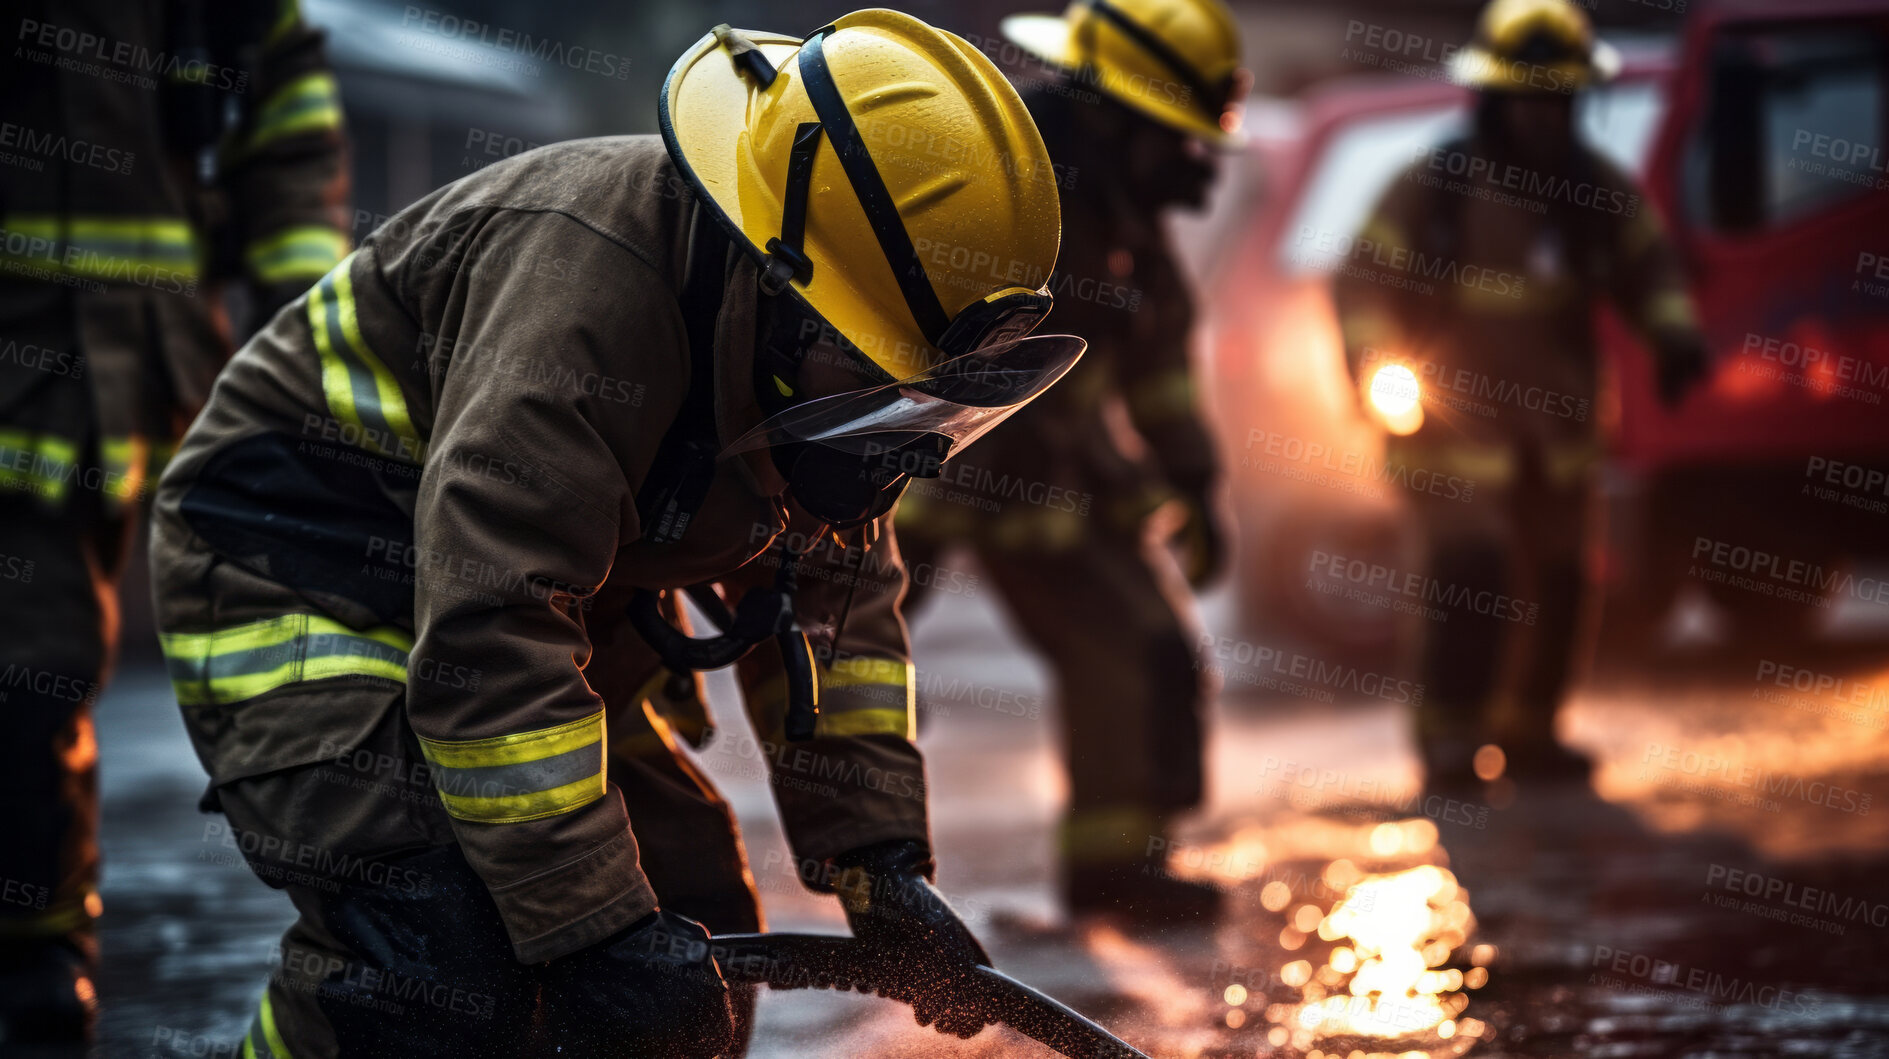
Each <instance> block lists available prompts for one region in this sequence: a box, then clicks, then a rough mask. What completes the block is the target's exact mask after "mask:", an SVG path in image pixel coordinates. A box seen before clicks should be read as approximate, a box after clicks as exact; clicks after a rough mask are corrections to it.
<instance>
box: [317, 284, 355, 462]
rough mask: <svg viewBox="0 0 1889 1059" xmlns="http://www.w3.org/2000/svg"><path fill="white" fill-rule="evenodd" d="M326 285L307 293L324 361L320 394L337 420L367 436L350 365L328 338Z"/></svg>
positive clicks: (320, 285)
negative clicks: (355, 405) (357, 412)
mask: <svg viewBox="0 0 1889 1059" xmlns="http://www.w3.org/2000/svg"><path fill="white" fill-rule="evenodd" d="M352 260H354V258H353V256H352V255H350V256H349V257H346V258H343V259H342V261H341V263H340V264H339V265H336V266H335V267H334V269H333V271H335V272H343V271H346V270H347V267H348V263H349V262H350V261H352ZM326 286H327V284H325V283H319V284H316V285H315V286H313V287H310V288H309V290H308V328H309V330H310V331H312V332H313V333H314V336H315V350H316V352H317V354H319V356H320V357H321V392H322V396H323V397H324V398H326V399H327V401H328V410H329V411H331V412H333V413H334V414H335V418H337V419H339V420H341V421H342V422H343V423H346V424H348V425H349V426H352V427H357V428H359V429H360V430H361V431H362V436H366V426H365V425H364V424H363V423H362V422H361V417H360V416H359V415H358V414H356V412H355V411H354V386H353V384H352V383H351V382H350V381H349V379H348V366H347V363H346V362H344V361H343V360H342V359H341V356H340V354H338V353H336V352H335V347H334V339H333V337H332V336H331V335H329V334H328V309H327V305H326V303H325V302H324V300H323V298H322V290H323V289H324V288H325V287H326Z"/></svg>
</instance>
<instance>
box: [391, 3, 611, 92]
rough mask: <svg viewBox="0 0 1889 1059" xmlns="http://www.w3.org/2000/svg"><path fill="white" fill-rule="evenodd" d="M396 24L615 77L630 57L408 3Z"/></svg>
mask: <svg viewBox="0 0 1889 1059" xmlns="http://www.w3.org/2000/svg"><path fill="white" fill-rule="evenodd" d="M400 28H402V29H419V30H420V31H422V32H424V33H427V34H429V35H431V36H434V37H438V38H440V39H441V40H444V41H450V42H453V43H465V44H475V45H480V46H483V47H485V48H488V49H490V50H492V51H494V52H500V53H508V54H510V55H514V56H518V57H520V58H530V59H536V60H537V61H539V62H542V63H546V64H548V65H551V66H562V67H565V68H566V69H571V70H582V71H584V72H585V73H592V74H597V75H598V76H600V77H610V78H614V79H616V80H618V81H623V80H627V79H628V78H629V76H630V60H628V59H626V58H624V57H623V56H621V55H616V54H613V53H611V52H605V51H598V50H597V49H595V48H586V47H583V46H581V45H573V44H566V43H565V42H563V41H559V40H552V39H551V38H549V37H533V36H532V35H531V34H529V33H523V32H520V31H518V30H515V29H507V28H504V27H500V26H494V25H492V24H491V23H489V22H480V21H478V20H476V19H470V18H461V17H459V16H458V15H454V14H449V13H447V12H444V11H433V10H429V9H427V8H423V7H416V6H414V5H412V4H408V5H407V6H406V10H405V11H404V12H403V13H402V15H401V18H400ZM520 69H522V70H523V72H525V73H528V74H531V75H533V76H536V75H537V72H538V71H537V70H536V69H532V68H528V67H520Z"/></svg>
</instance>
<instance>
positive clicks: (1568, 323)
mask: <svg viewBox="0 0 1889 1059" xmlns="http://www.w3.org/2000/svg"><path fill="white" fill-rule="evenodd" d="M1458 174H1463V175H1458ZM1346 248H1347V249H1348V250H1349V253H1348V254H1347V255H1346V256H1345V257H1344V259H1343V260H1342V261H1341V263H1340V266H1339V273H1338V276H1337V278H1336V281H1335V285H1334V293H1335V295H1336V297H1337V300H1338V305H1339V310H1340V318H1341V321H1342V324H1343V329H1344V336H1345V348H1346V354H1347V357H1348V359H1349V363H1350V366H1351V369H1352V371H1353V373H1354V374H1355V375H1357V376H1358V377H1359V379H1360V381H1368V380H1369V379H1370V377H1371V373H1372V371H1373V370H1374V369H1375V367H1376V366H1378V365H1381V364H1383V363H1387V362H1393V361H1394V362H1398V363H1403V364H1405V365H1407V366H1410V367H1411V368H1412V370H1413V371H1414V372H1415V373H1416V375H1417V378H1418V384H1419V386H1420V387H1421V400H1422V403H1423V408H1424V412H1425V426H1424V428H1423V429H1422V430H1421V431H1420V433H1419V434H1418V439H1419V440H1420V443H1423V444H1426V445H1428V446H1429V447H1431V448H1435V447H1437V446H1444V445H1448V446H1453V449H1452V451H1455V450H1456V449H1461V450H1463V451H1465V452H1473V451H1488V452H1493V451H1495V450H1497V449H1500V448H1501V447H1502V446H1504V445H1510V444H1517V443H1521V444H1526V445H1528V446H1531V447H1539V448H1541V449H1543V450H1544V451H1546V452H1548V453H1549V454H1550V459H1551V461H1552V460H1555V459H1556V457H1555V456H1554V455H1553V454H1554V453H1557V452H1565V453H1567V454H1568V455H1566V456H1565V457H1564V458H1561V462H1568V463H1570V464H1573V465H1576V466H1571V467H1570V468H1568V469H1567V470H1568V471H1569V472H1572V473H1579V472H1580V471H1582V470H1583V469H1584V463H1583V461H1591V459H1592V458H1593V457H1594V456H1595V455H1597V450H1596V449H1595V447H1594V445H1593V443H1592V439H1593V438H1594V436H1595V434H1596V429H1597V426H1598V423H1599V418H1600V417H1599V409H1598V408H1596V407H1595V403H1594V402H1595V399H1596V397H1597V394H1598V389H1599V381H1600V380H1599V368H1600V365H1599V355H1598V347H1597V343H1596V341H1595V335H1594V309H1595V307H1596V304H1597V302H1600V301H1607V302H1610V303H1611V304H1612V305H1613V306H1614V307H1615V308H1616V309H1617V310H1618V311H1619V313H1620V315H1621V316H1622V317H1623V318H1624V319H1625V320H1626V322H1627V323H1628V324H1629V325H1630V326H1631V327H1633V328H1634V329H1635V330H1636V331H1638V332H1639V333H1640V334H1641V335H1642V336H1643V337H1645V338H1647V339H1648V344H1649V345H1650V346H1651V347H1652V351H1653V353H1654V355H1655V356H1656V357H1657V356H1661V355H1663V354H1665V353H1666V351H1667V349H1668V341H1667V340H1669V339H1670V338H1672V337H1674V336H1679V335H1686V336H1695V337H1696V330H1697V323H1696V319H1695V316H1694V313H1693V308H1692V302H1691V299H1690V297H1689V296H1688V294H1687V292H1686V285H1685V277H1684V275H1683V273H1682V272H1681V270H1680V267H1679V258H1678V255H1677V254H1676V253H1674V251H1673V248H1672V245H1671V243H1670V242H1669V241H1668V240H1667V238H1666V236H1665V232H1664V230H1663V227H1662V225H1661V223H1660V219H1659V215H1658V213H1657V211H1656V209H1655V207H1654V206H1653V204H1652V203H1651V202H1649V201H1646V200H1645V199H1644V198H1643V197H1642V195H1641V193H1640V188H1639V185H1638V183H1637V182H1636V181H1634V180H1633V179H1632V178H1631V177H1630V176H1628V175H1626V174H1625V173H1623V172H1621V171H1620V169H1619V168H1618V167H1617V166H1615V165H1614V164H1613V163H1612V162H1610V161H1608V160H1607V159H1606V158H1604V157H1602V156H1601V155H1599V154H1598V153H1595V152H1594V151H1592V150H1590V149H1588V148H1587V147H1585V146H1580V145H1577V146H1576V147H1575V148H1574V150H1573V155H1572V157H1571V159H1570V160H1569V162H1568V163H1567V164H1566V165H1565V166H1562V167H1559V168H1558V169H1557V171H1554V172H1544V171H1542V170H1541V169H1539V168H1537V167H1531V166H1529V165H1527V164H1525V163H1522V162H1520V161H1518V160H1514V159H1511V158H1509V157H1508V156H1506V155H1505V154H1504V153H1503V152H1501V151H1500V150H1499V149H1498V148H1496V147H1494V146H1492V145H1490V144H1488V143H1486V142H1483V141H1482V139H1481V138H1479V137H1469V138H1463V139H1456V140H1452V141H1450V142H1448V143H1445V144H1443V145H1441V146H1439V147H1436V148H1435V149H1433V150H1431V151H1428V152H1426V153H1425V154H1424V155H1422V156H1421V157H1419V158H1418V160H1417V161H1416V162H1414V163H1412V164H1411V165H1410V166H1408V167H1407V168H1406V169H1405V170H1404V171H1403V172H1402V173H1401V174H1399V176H1398V178H1397V179H1396V180H1395V181H1393V182H1392V184H1391V186H1390V188H1389V190H1388V191H1386V192H1385V193H1384V196H1383V198H1382V199H1381V200H1380V201H1379V203H1378V206H1377V208H1376V210H1375V211H1374V214H1373V216H1372V218H1371V220H1370V221H1369V222H1368V223H1367V224H1366V225H1365V227H1364V230H1363V231H1362V232H1361V233H1360V234H1359V235H1358V237H1357V239H1356V240H1354V241H1352V242H1350V243H1348V244H1346ZM1456 462H1458V463H1461V464H1462V466H1461V467H1455V466H1451V467H1448V468H1444V467H1437V468H1435V469H1437V470H1439V471H1445V470H1447V471H1449V472H1450V473H1462V474H1465V475H1466V476H1468V477H1471V478H1476V479H1478V480H1479V481H1480V483H1481V484H1483V485H1486V486H1489V487H1500V486H1501V485H1502V484H1503V482H1502V481H1501V480H1500V479H1501V478H1503V477H1505V476H1506V474H1508V473H1512V471H1505V470H1504V469H1503V468H1502V467H1499V466H1497V464H1498V463H1499V461H1498V460H1496V459H1493V458H1485V459H1479V460H1478V459H1471V458H1469V457H1464V458H1462V459H1458V460H1456ZM1476 472H1479V473H1476Z"/></svg>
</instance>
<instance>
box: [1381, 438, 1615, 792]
mask: <svg viewBox="0 0 1889 1059" xmlns="http://www.w3.org/2000/svg"><path fill="white" fill-rule="evenodd" d="M1477 448H1478V452H1477V453H1475V454H1474V458H1473V459H1466V458H1464V454H1463V453H1461V452H1458V451H1455V450H1453V449H1452V448H1451V447H1450V446H1448V445H1438V444H1428V443H1426V442H1425V441H1422V440H1414V439H1413V440H1409V441H1402V442H1393V443H1392V446H1391V451H1390V454H1389V458H1390V460H1391V461H1392V462H1401V463H1405V464H1407V465H1409V466H1411V467H1424V468H1428V469H1430V470H1432V471H1434V472H1436V473H1439V474H1458V475H1460V476H1462V477H1465V478H1468V479H1470V480H1473V481H1475V482H1476V487H1475V491H1474V494H1473V498H1472V499H1470V500H1469V501H1467V502H1464V501H1461V500H1458V499H1454V498H1450V497H1446V496H1442V495H1432V494H1429V493H1413V507H1412V509H1411V510H1412V513H1413V515H1414V516H1415V517H1416V519H1417V522H1418V530H1419V535H1420V536H1421V538H1422V539H1423V541H1424V545H1423V547H1424V556H1425V563H1424V573H1425V576H1426V577H1427V578H1429V579H1430V583H1431V584H1433V585H1434V586H1435V590H1436V591H1435V595H1436V596H1437V597H1439V598H1442V599H1445V600H1450V601H1453V602H1452V603H1451V605H1447V606H1442V607H1432V608H1429V610H1432V611H1435V613H1425V614H1422V615H1419V616H1418V617H1417V618H1415V619H1414V622H1415V624H1416V625H1417V627H1418V630H1417V633H1416V636H1415V639H1416V642H1417V644H1418V651H1419V673H1420V680H1421V682H1422V684H1423V686H1424V697H1423V702H1422V705H1421V706H1419V707H1418V708H1417V711H1416V728H1417V737H1418V744H1419V746H1420V748H1421V750H1422V752H1423V755H1424V759H1425V764H1426V765H1427V766H1428V767H1429V768H1430V769H1431V770H1432V774H1433V775H1434V774H1437V773H1438V772H1439V771H1450V770H1454V771H1457V772H1466V770H1467V769H1468V768H1469V766H1470V761H1471V757H1472V755H1473V754H1474V752H1475V750H1476V748H1477V747H1478V746H1480V745H1482V744H1484V743H1490V742H1493V743H1496V744H1498V745H1500V746H1502V747H1503V749H1504V750H1505V751H1506V752H1507V753H1508V754H1509V756H1510V757H1511V758H1513V757H1515V756H1516V755H1517V754H1518V753H1519V754H1523V755H1526V754H1529V753H1533V752H1541V751H1546V750H1550V749H1551V748H1553V747H1554V746H1555V731H1554V719H1555V710H1556V708H1557V707H1558V706H1559V705H1560V703H1561V700H1562V698H1563V697H1564V696H1565V694H1566V692H1567V688H1568V685H1569V683H1570V682H1571V680H1572V678H1573V675H1574V673H1575V670H1576V668H1577V663H1578V661H1579V659H1580V657H1581V654H1582V652H1583V650H1584V648H1585V646H1586V642H1587V639H1588V632H1589V630H1588V628H1587V625H1588V624H1589V622H1588V620H1587V619H1588V617H1589V615H1588V614H1587V612H1586V601H1587V592H1586V588H1585V585H1586V578H1585V576H1584V567H1583V561H1582V556H1583V548H1584V546H1585V544H1586V542H1587V540H1588V534H1589V531H1590V529H1591V522H1592V519H1593V515H1594V505H1593V503H1592V499H1591V493H1592V483H1591V472H1592V469H1593V466H1594V461H1593V459H1592V454H1593V452H1594V446H1593V444H1592V442H1591V441H1585V442H1583V441H1570V442H1568V443H1565V444H1563V445H1559V446H1555V445H1549V446H1537V445H1524V444H1513V445H1485V446H1478V447H1477Z"/></svg>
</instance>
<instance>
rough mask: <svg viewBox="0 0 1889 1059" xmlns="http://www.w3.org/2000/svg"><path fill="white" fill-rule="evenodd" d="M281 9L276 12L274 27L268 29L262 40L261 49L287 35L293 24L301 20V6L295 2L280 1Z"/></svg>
mask: <svg viewBox="0 0 1889 1059" xmlns="http://www.w3.org/2000/svg"><path fill="white" fill-rule="evenodd" d="M281 7H282V9H281V10H280V11H278V12H276V16H275V25H273V26H270V27H269V33H268V35H266V36H264V37H263V38H262V44H263V47H265V48H266V47H269V46H271V45H273V44H275V43H276V42H278V41H280V40H281V39H282V38H283V37H286V36H288V35H289V31H290V30H292V29H294V28H295V24H296V23H297V22H300V21H301V20H302V5H301V4H300V3H298V2H297V0H282V4H281Z"/></svg>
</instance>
